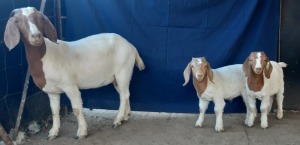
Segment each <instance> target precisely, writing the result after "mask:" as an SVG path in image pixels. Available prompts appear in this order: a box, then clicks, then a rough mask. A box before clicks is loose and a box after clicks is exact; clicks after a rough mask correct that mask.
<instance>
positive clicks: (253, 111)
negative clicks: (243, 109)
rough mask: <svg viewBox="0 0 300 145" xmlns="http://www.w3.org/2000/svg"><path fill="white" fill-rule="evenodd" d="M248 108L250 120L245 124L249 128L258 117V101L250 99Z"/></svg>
mask: <svg viewBox="0 0 300 145" xmlns="http://www.w3.org/2000/svg"><path fill="white" fill-rule="evenodd" d="M247 100H248V107H249V109H248V110H249V115H248V120H247V122H245V124H246V125H247V126H248V127H252V126H253V123H254V119H255V117H256V112H257V111H256V100H255V98H254V97H248V99H247Z"/></svg>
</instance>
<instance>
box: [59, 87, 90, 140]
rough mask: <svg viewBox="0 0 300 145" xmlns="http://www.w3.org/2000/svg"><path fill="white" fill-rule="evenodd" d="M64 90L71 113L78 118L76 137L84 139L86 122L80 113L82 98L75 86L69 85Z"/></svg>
mask: <svg viewBox="0 0 300 145" xmlns="http://www.w3.org/2000/svg"><path fill="white" fill-rule="evenodd" d="M64 91H65V92H66V94H67V96H68V97H69V99H70V101H71V104H72V108H73V113H74V114H75V116H76V117H77V120H78V130H77V138H78V139H84V138H86V136H87V124H86V121H85V119H84V116H83V114H82V100H81V94H80V91H79V89H78V88H77V87H76V86H74V87H69V88H67V89H66V90H64Z"/></svg>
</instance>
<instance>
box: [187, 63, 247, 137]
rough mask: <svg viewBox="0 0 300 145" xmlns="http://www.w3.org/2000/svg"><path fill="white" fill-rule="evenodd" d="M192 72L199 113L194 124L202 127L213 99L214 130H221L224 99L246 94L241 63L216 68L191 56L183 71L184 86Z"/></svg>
mask: <svg viewBox="0 0 300 145" xmlns="http://www.w3.org/2000/svg"><path fill="white" fill-rule="evenodd" d="M191 71H192V74H193V84H194V87H195V89H196V91H197V96H198V98H199V108H200V114H199V117H198V120H197V122H196V124H195V126H196V127H202V123H203V121H204V114H205V111H206V109H207V107H208V104H209V102H210V101H214V104H215V107H214V111H215V114H216V125H215V130H216V131H217V132H221V131H223V130H224V128H223V119H222V115H223V112H224V107H225V101H224V99H228V100H231V99H233V98H235V97H238V96H241V95H242V96H243V98H244V97H245V96H246V91H245V86H244V84H245V77H244V73H243V70H242V65H241V64H235V65H229V66H225V67H221V68H218V69H211V67H210V65H209V63H208V62H207V61H206V59H205V58H204V57H200V58H192V60H191V62H190V63H189V64H188V65H187V67H186V68H185V70H184V72H183V76H184V79H185V83H184V84H183V86H185V85H186V84H187V83H188V82H189V80H190V73H191Z"/></svg>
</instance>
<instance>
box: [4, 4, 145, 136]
mask: <svg viewBox="0 0 300 145" xmlns="http://www.w3.org/2000/svg"><path fill="white" fill-rule="evenodd" d="M44 35H45V36H46V37H48V38H49V39H47V38H44ZM20 38H21V40H22V42H23V43H24V45H25V50H26V57H27V61H28V67H29V70H30V73H31V76H32V78H33V80H34V83H35V84H36V85H37V86H38V87H39V88H40V89H42V90H43V91H45V92H46V93H47V94H48V95H49V99H50V106H51V110H52V113H53V126H52V128H51V130H50V131H49V136H48V137H49V139H54V138H55V137H56V136H57V135H58V132H59V128H60V117H59V110H60V94H61V93H63V92H65V93H66V94H67V96H68V98H69V99H70V101H71V104H72V108H73V112H74V114H75V115H76V116H77V120H78V131H77V137H78V138H85V137H86V136H87V124H86V121H85V119H84V116H83V114H82V100H81V94H80V91H79V89H88V88H97V87H101V86H105V85H108V84H110V83H113V84H114V86H115V88H116V90H117V91H118V93H119V94H120V107H119V112H118V115H117V117H116V119H115V120H114V123H113V124H114V126H115V127H117V126H118V125H121V121H122V120H127V119H128V115H129V113H130V111H131V110H130V104H129V96H130V93H129V83H130V80H131V76H132V72H133V67H134V64H135V63H136V64H137V67H138V68H139V69H140V70H143V69H144V68H145V66H144V63H143V61H142V59H141V58H140V56H139V54H138V52H137V50H136V48H135V47H134V46H133V45H132V44H130V43H129V42H128V41H126V40H125V39H124V38H122V37H121V36H120V35H117V34H112V33H110V34H98V35H93V36H89V37H86V38H83V39H80V40H77V41H73V42H66V41H61V40H58V41H57V36H56V30H55V28H54V27H53V25H52V24H51V22H50V21H49V19H48V18H47V17H46V16H45V15H43V14H42V13H40V12H38V11H37V10H36V9H35V8H32V7H27V8H20V9H15V10H14V11H12V13H11V18H10V19H9V20H8V22H7V25H6V29H5V33H4V41H5V44H6V46H7V47H8V48H9V49H12V48H14V47H15V46H16V45H17V44H18V43H19V41H20Z"/></svg>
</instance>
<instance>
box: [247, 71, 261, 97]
mask: <svg viewBox="0 0 300 145" xmlns="http://www.w3.org/2000/svg"><path fill="white" fill-rule="evenodd" d="M247 84H248V88H249V89H250V90H251V91H254V92H258V91H261V89H262V88H263V86H264V73H263V72H262V73H261V74H256V73H255V72H254V71H253V70H252V69H251V71H250V75H249V77H248V79H247Z"/></svg>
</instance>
